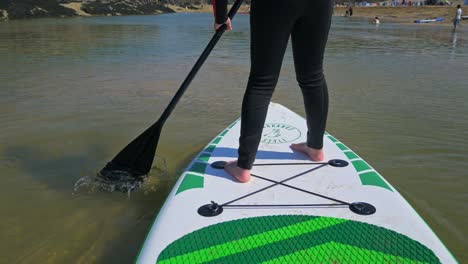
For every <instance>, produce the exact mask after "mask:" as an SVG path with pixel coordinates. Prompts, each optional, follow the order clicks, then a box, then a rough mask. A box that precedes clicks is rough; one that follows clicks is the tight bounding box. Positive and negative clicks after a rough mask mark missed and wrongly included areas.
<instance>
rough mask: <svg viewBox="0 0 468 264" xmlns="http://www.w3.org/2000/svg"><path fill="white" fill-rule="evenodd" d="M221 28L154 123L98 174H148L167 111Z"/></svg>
mask: <svg viewBox="0 0 468 264" xmlns="http://www.w3.org/2000/svg"><path fill="white" fill-rule="evenodd" d="M242 1H243V0H236V2H235V3H234V5H233V6H232V8H231V10H230V11H229V13H228V17H229V18H230V19H231V20H232V19H233V18H234V15H235V14H236V12H237V10H238V9H239V7H240V6H241V4H242ZM225 30H226V25H223V26H221V27H220V28H219V29H218V30H217V31H216V33H215V34H214V36H213V37H212V38H211V41H210V42H209V43H208V45H207V46H206V48H205V50H204V51H203V53H202V54H201V56H200V58H198V60H197V62H196V63H195V65H194V66H193V68H192V70H191V71H190V73H189V74H188V76H187V77H186V78H185V80H184V82H183V83H182V85H181V86H180V88H179V90H177V93H176V94H175V95H174V97H173V98H172V100H171V102H170V103H169V105H168V106H167V107H166V109H165V110H164V112H163V113H162V115H161V117H160V118H159V120H158V121H156V123H154V124H153V125H152V126H151V127H150V128H148V129H147V130H145V131H144V132H143V133H142V134H141V135H139V136H138V137H137V138H136V139H134V140H133V141H132V142H130V144H128V145H127V146H126V147H125V148H124V149H123V150H121V151H120V152H119V154H117V156H115V157H114V159H112V161H110V162H109V163H107V165H106V166H105V167H104V168H103V169H102V170H101V171H100V172H99V176H101V177H104V178H106V179H108V180H119V179H120V177H121V176H122V174H125V176H130V177H133V178H138V177H141V176H143V175H146V174H148V172H149V171H150V169H151V166H152V164H153V159H154V156H155V154H156V148H157V146H158V141H159V136H160V135H161V130H162V128H163V125H164V123H165V122H166V120H167V119H168V118H169V115H170V114H171V113H172V111H173V110H174V108H175V106H176V104H177V103H178V102H179V100H180V98H181V97H182V95H183V94H184V93H185V90H187V88H188V86H189V85H190V83H191V82H192V80H193V78H194V77H195V75H196V74H197V72H198V70H199V69H200V68H201V66H202V65H203V63H204V62H205V60H206V59H207V58H208V56H209V55H210V53H211V51H212V50H213V48H214V47H215V45H216V43H218V41H219V39H220V38H221V36H222V35H223V33H224V31H225Z"/></svg>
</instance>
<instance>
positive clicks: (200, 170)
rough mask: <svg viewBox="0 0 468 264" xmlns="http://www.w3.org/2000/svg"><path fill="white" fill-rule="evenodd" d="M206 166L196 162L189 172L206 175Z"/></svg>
mask: <svg viewBox="0 0 468 264" xmlns="http://www.w3.org/2000/svg"><path fill="white" fill-rule="evenodd" d="M206 166H207V165H206V163H203V162H195V163H193V165H192V167H190V169H189V171H191V172H196V173H200V174H205V171H206Z"/></svg>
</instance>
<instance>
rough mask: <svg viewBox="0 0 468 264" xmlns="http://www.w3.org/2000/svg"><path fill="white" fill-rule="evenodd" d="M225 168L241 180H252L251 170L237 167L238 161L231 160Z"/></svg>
mask: <svg viewBox="0 0 468 264" xmlns="http://www.w3.org/2000/svg"><path fill="white" fill-rule="evenodd" d="M224 170H225V171H226V172H227V173H229V175H231V176H232V177H234V178H236V179H237V180H238V181H240V182H243V183H245V182H249V181H250V170H246V169H242V168H239V167H237V161H230V162H228V163H226V165H224Z"/></svg>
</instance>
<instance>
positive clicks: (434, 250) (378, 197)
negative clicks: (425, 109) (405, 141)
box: [137, 103, 456, 263]
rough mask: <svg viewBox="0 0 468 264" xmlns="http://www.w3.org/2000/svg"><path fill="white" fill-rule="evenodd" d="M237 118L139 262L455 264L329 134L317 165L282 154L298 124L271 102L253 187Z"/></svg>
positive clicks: (182, 190) (178, 189)
mask: <svg viewBox="0 0 468 264" xmlns="http://www.w3.org/2000/svg"><path fill="white" fill-rule="evenodd" d="M239 131H240V120H237V121H235V122H234V123H232V124H231V125H230V126H229V127H228V128H226V129H225V130H224V131H222V132H221V133H220V134H219V135H218V136H216V137H215V138H214V139H213V140H212V141H211V142H210V143H209V144H208V145H207V146H206V147H205V148H204V149H203V150H202V151H201V152H200V154H199V155H197V157H196V158H195V159H194V160H193V161H192V162H191V163H190V165H189V166H188V167H187V169H186V170H185V172H183V173H182V175H181V177H180V179H179V180H178V181H177V183H176V184H175V186H174V188H173V190H172V191H171V193H170V194H169V196H168V197H167V200H166V202H165V203H164V205H163V206H162V208H161V209H160V211H159V214H158V216H157V218H156V220H155V221H154V224H153V225H152V227H151V229H150V231H149V233H148V235H147V238H146V240H145V242H144V245H143V246H142V248H141V251H140V254H139V256H138V258H137V263H156V262H157V263H202V262H214V263H258V262H264V263H456V260H455V258H454V257H453V256H452V255H451V254H450V252H449V251H448V250H447V249H446V248H445V246H444V245H443V243H442V242H441V241H440V240H439V238H438V237H437V236H436V234H435V233H434V232H433V231H432V230H431V229H430V227H429V226H428V225H427V224H426V223H425V222H424V221H423V220H422V218H421V217H420V216H419V215H418V214H417V213H416V211H415V210H414V209H413V208H412V207H411V206H410V205H409V203H408V202H407V201H406V200H405V199H404V198H403V197H402V196H401V195H400V194H399V193H398V191H397V190H396V189H395V188H394V187H393V186H392V185H391V184H390V183H389V182H388V181H386V180H385V179H384V178H383V177H382V176H381V175H380V174H379V173H378V172H377V171H376V170H375V169H374V168H372V167H371V166H370V165H369V164H368V163H367V162H365V161H364V160H363V159H362V158H361V157H359V156H358V155H357V154H356V153H355V152H353V151H352V150H351V149H350V148H348V147H347V146H346V145H345V144H343V143H342V142H341V141H339V140H338V139H336V138H335V137H333V136H332V135H330V134H328V133H326V134H325V136H324V152H325V158H326V160H325V161H324V162H312V161H310V160H309V159H308V158H307V157H306V156H305V155H303V154H301V153H297V152H295V151H293V150H291V148H290V147H289V146H290V144H291V143H298V142H304V141H305V140H306V134H307V127H306V122H305V120H304V118H302V117H301V116H299V115H297V114H296V113H294V112H292V111H290V110H289V109H287V108H285V107H283V106H281V105H279V104H275V103H272V104H270V107H269V110H268V116H267V119H266V122H265V126H264V130H263V136H262V140H261V144H260V146H259V151H258V153H257V159H256V161H255V164H254V167H253V169H252V176H253V178H252V180H251V181H250V182H249V183H244V184H243V183H239V182H237V181H235V180H233V179H232V178H231V177H230V176H228V175H227V174H226V173H225V172H224V170H223V169H222V167H223V164H224V162H225V161H231V160H235V159H236V158H237V148H238V138H239Z"/></svg>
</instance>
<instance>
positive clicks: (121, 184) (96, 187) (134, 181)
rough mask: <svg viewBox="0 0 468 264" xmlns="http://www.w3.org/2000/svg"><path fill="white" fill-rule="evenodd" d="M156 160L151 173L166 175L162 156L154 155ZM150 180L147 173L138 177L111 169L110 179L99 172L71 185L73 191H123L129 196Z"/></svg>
mask: <svg viewBox="0 0 468 264" xmlns="http://www.w3.org/2000/svg"><path fill="white" fill-rule="evenodd" d="M156 160H157V161H158V162H157V163H156V165H155V166H154V167H153V168H152V169H151V173H152V174H154V175H158V177H163V178H164V176H165V175H167V165H166V160H165V159H164V158H163V157H159V156H156ZM149 181H150V177H149V176H148V175H143V176H139V177H134V176H132V175H131V174H129V173H128V172H126V171H113V172H112V179H109V178H106V177H103V176H102V175H100V174H99V173H97V172H96V173H93V176H89V175H87V176H83V177H81V178H80V179H78V180H77V181H76V182H75V184H74V187H73V191H74V193H78V192H79V191H84V190H85V191H88V192H97V191H105V192H115V191H118V192H123V193H127V196H128V197H129V198H130V195H131V193H132V192H133V191H137V190H139V189H142V188H144V186H146V185H147V184H148V183H149Z"/></svg>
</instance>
